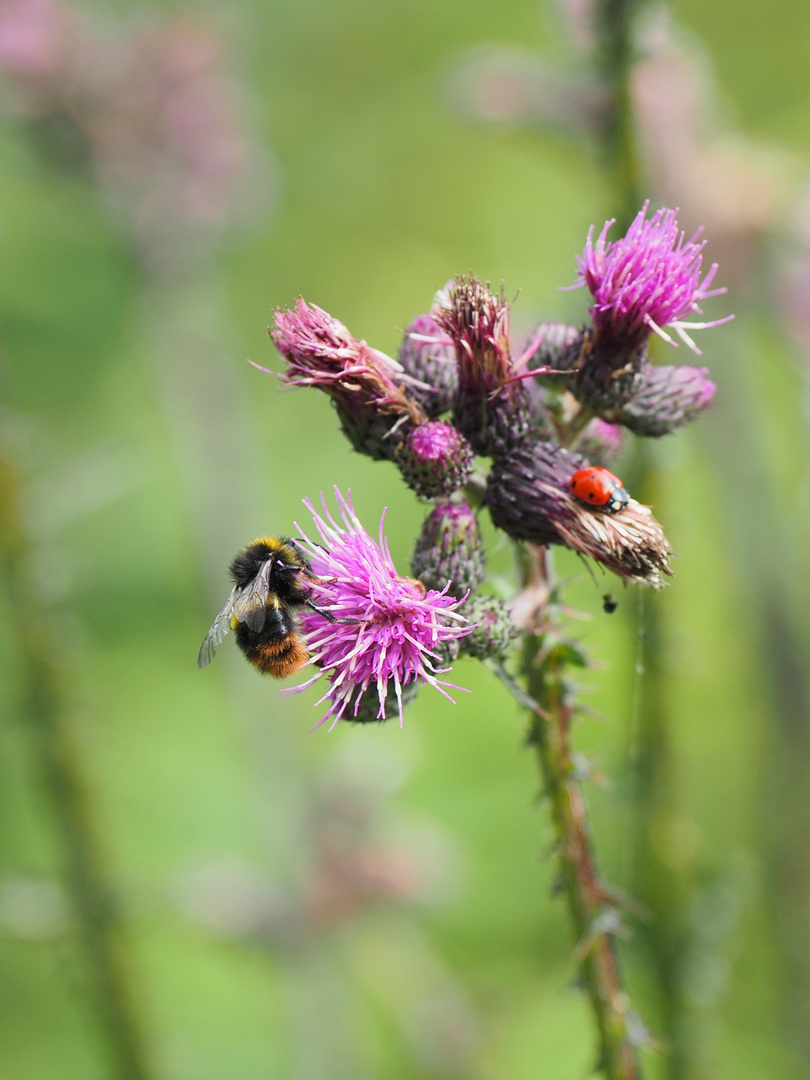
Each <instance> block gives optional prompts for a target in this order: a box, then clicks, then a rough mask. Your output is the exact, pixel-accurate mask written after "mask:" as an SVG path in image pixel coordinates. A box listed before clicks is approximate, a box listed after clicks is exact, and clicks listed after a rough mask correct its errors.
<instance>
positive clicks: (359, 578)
mask: <svg viewBox="0 0 810 1080" xmlns="http://www.w3.org/2000/svg"><path fill="white" fill-rule="evenodd" d="M335 497H336V499H337V502H338V506H339V508H340V518H341V522H342V523H340V522H336V521H335V520H334V518H332V516H331V515H330V513H329V511H328V510H327V509H326V503H325V501H324V503H323V506H324V512H323V515H321V514H320V513H318V511H316V510H315V508H314V507H313V505H312V504H311V503H310V502H309V501H308V500H305V503H304V505H305V506H306V507H307V509H308V510H309V511H310V513H311V514H312V517H313V520H314V522H315V527H316V529H317V530H318V534H319V535H320V539H321V543H317V542H314V541H312V540H310V539H309V538H308V537H307V536H306V534H305V533H304V532H303V531H301V530H300V526H298V525H297V524H296V528H298V529H299V531H300V535H301V539H302V543H303V546H304V547H306V548H307V549H308V552H309V558H310V562H311V565H312V569H313V572H314V573H315V574H317V575H318V577H319V578H320V579H321V580H320V581H317V582H315V583H314V584H313V587H312V588H313V599H314V600H315V602H316V603H317V604H318V605H319V606H320V607H323V608H325V609H327V610H328V611H330V612H331V613H332V614H333V615H334V616H335V617H336V618H337V619H339V620H341V621H339V622H329V621H328V620H327V619H326V618H325V617H324V616H323V615H322V614H320V613H318V612H316V611H308V612H306V613H305V614H304V616H303V619H302V625H303V630H304V633H305V635H306V639H307V647H308V649H309V650H310V652H311V653H312V662H313V663H314V664H316V665H318V667H320V668H321V672H320V673H319V674H318V675H315V676H314V677H313V678H312V679H310V680H309V681H308V682H306V683H304V684H303V686H299V687H295V691H298V690H302V689H304V687H305V686H309V685H311V683H313V682H315V681H316V680H317V679H318V678H320V676H321V674H325V675H327V676H328V679H329V688H328V690H327V691H326V693H325V694H324V695H323V697H322V698H321V699H320V701H319V702H318V704H320V703H321V702H323V701H328V702H329V706H328V708H327V711H326V714H325V716H324V717H323V719H322V720H321V721H320V723H319V724H318V725H317V726H320V724H323V723H326V722H327V721H329V729H330V731H331V729H332V728H333V727H334V726H335V724H336V723H337V722H338V721H339V720H341V719H343V720H353V719H355V716H358V717H359V716H360V715H361V704H362V707H363V709H364V710H365V709H366V708H367V705H368V702H367V699H366V700H365V701H364V698H365V696H366V691H369V694H373V695H375V696H376V698H377V700H378V702H379V708H378V710H377V719H379V720H385V719H386V701H387V700H388V705H389V707H390V698H389V696H388V695H389V691H390V690H391V688H393V692H394V694H395V696H396V701H397V706H398V709H399V720H400V725H401V724H402V709H403V702H402V697H403V688H404V687H406V686H408V684H409V683H412V682H415V681H417V680H419V681H421V682H422V683H429V684H430V685H431V686H433V687H435V688H436V689H437V690H438V691H439V693H441V694H443V695H444V696H445V697H447V698H449V699H450V700H451V701H452V700H453V699H452V698H451V697H450V695H449V694H448V693H447V690H446V689H445V687H450V688H451V689H461V688H460V687H453V686H452V684H451V683H447V682H444V681H442V680H440V679H438V678H437V677H436V676H437V675H439V674H442V672H443V671H445V670H446V668H442V667H441V666H437V663H436V662H437V660H438V657H437V650H439V649H440V648H441V646H442V645H444V644H445V643H447V642H449V641H453V640H455V639H457V638H459V637H463V636H464V635H465V634H467V633H468V632H469V628H468V627H467V625H466V619H464V617H463V616H462V615H460V614H459V613H458V610H457V609H458V608H459V606H460V603H461V601H459V600H456V599H455V598H454V597H452V596H448V595H447V592H446V591H445V592H437V591H435V590H433V589H427V588H426V587H425V586H424V585H423V584H422V583H421V582H420V581H415V580H414V579H412V578H408V577H402V576H401V575H400V574H398V573H397V570H396V567H395V566H394V563H393V561H392V559H391V555H390V553H389V551H388V542H387V540H386V539H385V537H384V535H383V531H382V529H383V521H381V522H380V531H379V537H378V540H377V541H375V540H373V539H372V537H371V536H369V534H368V533H367V532H366V530H365V529H364V528H363V526H362V525H361V524H360V522H359V520H358V519H357V516H356V514H355V512H354V508H353V507H352V504H351V500H350V497H349V498H344V497H343V495H341V493H340V492H339V491H338V490H337V488H336V489H335ZM384 519H385V514H383V520H384ZM362 715H363V719H367V716H366V715H365V713H363V714H362Z"/></svg>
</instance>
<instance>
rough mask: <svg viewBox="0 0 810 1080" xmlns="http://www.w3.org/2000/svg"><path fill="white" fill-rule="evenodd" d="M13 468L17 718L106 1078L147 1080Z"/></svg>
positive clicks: (2, 553) (117, 923)
mask: <svg viewBox="0 0 810 1080" xmlns="http://www.w3.org/2000/svg"><path fill="white" fill-rule="evenodd" d="M19 504H20V484H19V476H18V472H17V468H16V466H15V464H14V463H13V462H12V461H11V460H9V458H8V457H7V456H3V457H0V564H1V565H2V570H3V576H4V578H5V583H6V589H7V591H8V599H9V604H10V607H11V609H12V610H13V611H15V612H20V613H23V615H22V616H21V617H19V618H18V619H17V620H16V635H17V642H18V648H19V668H18V670H19V679H20V688H21V694H22V699H23V700H22V713H23V715H24V716H25V717H26V718H27V721H28V724H29V727H30V733H31V737H32V746H33V748H34V752H35V754H36V758H37V763H38V767H39V770H40V773H41V776H42V783H43V785H44V787H45V789H46V791H47V793H48V796H49V798H50V801H51V804H52V807H53V811H54V816H55V823H56V827H57V829H58V830H59V833H60V839H61V848H62V858H63V866H64V878H65V884H66V886H67V890H68V893H69V896H70V899H71V902H72V906H73V910H74V913H75V916H76V922H77V925H78V931H79V937H80V940H81V945H82V948H83V951H84V954H85V959H86V962H87V967H88V970H89V974H90V982H91V988H92V996H93V1000H94V1003H95V1009H96V1014H97V1017H98V1020H99V1022H100V1025H101V1027H102V1028H103V1029H104V1033H105V1036H106V1040H107V1044H108V1047H109V1055H110V1069H111V1075H113V1076H115V1077H116V1078H117V1080H151V1078H152V1077H153V1075H154V1074H153V1072H152V1069H151V1065H150V1062H149V1053H148V1048H147V1043H146V1039H145V1035H144V1031H143V1026H142V1021H141V1017H140V1015H139V1011H138V1008H137V1005H136V998H137V994H136V992H135V989H134V985H133V984H134V975H133V962H132V958H131V955H130V952H129V945H128V942H127V939H126V933H125V930H124V926H123V921H122V918H121V914H120V911H119V909H118V903H117V900H116V897H115V893H114V890H113V888H112V886H111V885H110V874H109V872H108V870H107V866H106V862H105V857H104V854H103V851H102V845H101V844H100V842H99V838H98V836H97V830H96V824H95V823H96V820H97V814H96V813H95V811H94V809H93V807H92V804H91V797H90V793H89V791H88V788H87V783H86V780H85V776H84V767H83V764H82V761H81V758H80V754H79V750H78V747H77V745H76V740H75V737H74V733H73V731H72V730H71V723H70V719H69V716H68V710H69V705H68V700H69V692H68V688H67V685H66V679H65V673H64V667H63V665H62V664H61V663H60V661H59V658H58V646H57V643H56V641H55V640H54V635H53V633H52V630H51V627H50V625H49V624H50V621H51V620H50V614H49V613H48V612H47V611H46V609H45V607H44V605H43V604H41V603H38V602H37V599H36V597H35V590H34V589H32V587H31V583H30V581H28V580H27V578H26V570H25V560H26V556H28V555H30V550H31V546H30V543H29V541H28V538H27V537H26V535H25V532H24V529H23V525H22V522H21V517H20V505H19Z"/></svg>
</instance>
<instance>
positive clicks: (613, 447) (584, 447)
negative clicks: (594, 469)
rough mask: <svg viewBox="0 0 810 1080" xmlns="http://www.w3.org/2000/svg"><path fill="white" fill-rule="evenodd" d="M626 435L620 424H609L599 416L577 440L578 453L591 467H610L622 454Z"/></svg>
mask: <svg viewBox="0 0 810 1080" xmlns="http://www.w3.org/2000/svg"><path fill="white" fill-rule="evenodd" d="M623 444H624V433H623V432H622V429H621V427H620V426H619V425H618V424H609V423H608V422H607V420H602V419H600V418H599V417H598V416H597V417H596V418H595V419H593V420H591V422H590V424H588V426H587V427H586V428H585V430H584V431H583V432H582V434H581V435H580V437H579V439H578V440H577V444H576V450H577V453H579V454H582V456H583V457H585V458H587V459H588V461H589V462H590V464H591V465H610V463H611V462H612V461H614V460H615V459H616V458H617V457H618V456H619V454H620V453H621V450H622V446H623Z"/></svg>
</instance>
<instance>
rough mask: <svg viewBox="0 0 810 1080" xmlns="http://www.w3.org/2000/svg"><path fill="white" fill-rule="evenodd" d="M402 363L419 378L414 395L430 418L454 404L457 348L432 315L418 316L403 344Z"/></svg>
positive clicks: (405, 368) (399, 357) (401, 347)
mask: <svg viewBox="0 0 810 1080" xmlns="http://www.w3.org/2000/svg"><path fill="white" fill-rule="evenodd" d="M397 360H398V362H399V363H400V364H401V365H402V369H403V371H404V372H405V373H406V374H407V375H410V376H411V377H412V378H414V379H416V380H418V382H419V383H420V384H422V386H420V387H419V388H416V387H414V389H413V390H412V392H411V396H412V397H413V398H414V400H415V401H418V402H419V404H420V405H421V406H422V409H423V410H424V412H425V414H426V415H427V416H429V417H436V416H439V415H440V414H441V413H443V412H447V411H448V410H449V409H452V407H453V400H454V398H455V396H456V391H457V390H458V372H457V370H456V350H455V348H454V346H453V342H452V340H451V339H450V338H449V337H448V336H447V334H446V333H445V331H444V330H443V329H442V328H441V326H439V324H438V323H437V322H436V320H435V319H434V318H433V317H432V316H431V315H418V316H417V317H416V318H415V319H414V320H413V322H412V323H411V325H410V326H409V327H408V329H407V330H406V331H405V337H404V339H403V341H402V345H401V346H400V350H399V355H398V356H397Z"/></svg>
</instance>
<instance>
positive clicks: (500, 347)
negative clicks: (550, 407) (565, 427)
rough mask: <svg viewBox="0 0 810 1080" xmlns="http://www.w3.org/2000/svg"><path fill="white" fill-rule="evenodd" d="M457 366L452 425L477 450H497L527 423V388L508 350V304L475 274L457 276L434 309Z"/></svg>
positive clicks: (524, 429)
mask: <svg viewBox="0 0 810 1080" xmlns="http://www.w3.org/2000/svg"><path fill="white" fill-rule="evenodd" d="M434 312H435V315H436V319H437V320H438V322H439V323H440V325H441V326H442V327H443V328H444V330H445V331H446V332H447V334H448V335H449V337H450V338H451V339H452V341H453V343H454V346H455V351H456V366H457V369H458V393H457V395H456V399H455V402H454V405H453V423H454V424H455V425H456V427H457V428H458V429H459V430H460V431H461V432H463V434H464V435H466V436H467V438H468V439H469V440H470V444H471V445H472V448H473V450H474V451H475V452H476V454H487V455H493V454H500V453H503V452H504V451H505V450H507V449H508V447H510V446H511V445H512V443H514V442H515V441H516V440H517V439H519V438H520V437H521V436H523V435H525V434H526V432H528V430H529V427H530V422H531V421H530V415H529V407H528V400H527V397H526V391H525V389H524V387H523V386H522V384H521V383H520V382H519V381H515V379H514V376H515V375H516V369H515V366H514V364H513V363H512V358H511V356H510V353H509V305H508V304H507V303H506V301H505V300H504V298H503V296H501V297H495V296H493V294H492V293H491V292H490V290H489V287H488V286H486V285H483V284H482V283H481V282H480V281H479V280H478V278H475V277H460V278H458V280H456V281H454V282H453V284H452V285H451V286H450V288H449V289H448V291H447V292H446V293H443V294H440V296H439V299H438V301H437V304H436V306H435V307H434Z"/></svg>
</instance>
